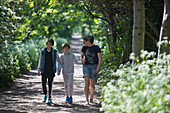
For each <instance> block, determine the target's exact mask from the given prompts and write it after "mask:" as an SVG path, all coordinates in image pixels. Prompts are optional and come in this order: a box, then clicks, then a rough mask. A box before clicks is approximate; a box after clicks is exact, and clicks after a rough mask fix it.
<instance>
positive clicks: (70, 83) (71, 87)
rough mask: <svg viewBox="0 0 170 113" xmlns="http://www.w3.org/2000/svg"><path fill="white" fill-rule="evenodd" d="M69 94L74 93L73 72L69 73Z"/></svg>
mask: <svg viewBox="0 0 170 113" xmlns="http://www.w3.org/2000/svg"><path fill="white" fill-rule="evenodd" d="M68 81H69V84H68V85H69V95H70V96H72V95H73V73H72V74H70V75H69V80H68Z"/></svg>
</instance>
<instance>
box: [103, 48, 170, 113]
mask: <svg viewBox="0 0 170 113" xmlns="http://www.w3.org/2000/svg"><path fill="white" fill-rule="evenodd" d="M155 54H156V53H154V52H151V53H148V52H147V51H143V52H142V54H141V57H142V58H143V60H144V61H143V62H142V63H140V64H132V63H129V62H128V63H126V64H125V65H121V66H120V68H119V69H118V70H117V71H116V72H113V73H112V74H113V76H119V78H118V80H114V79H112V80H111V81H110V82H108V83H107V85H106V86H104V87H103V89H102V93H103V95H102V96H103V97H102V98H103V102H102V108H101V110H103V111H105V112H106V113H113V112H114V113H123V112H124V113H139V112H140V113H148V112H150V113H158V112H159V113H168V112H170V101H169V100H170V84H169V83H170V55H166V54H161V57H160V59H159V63H158V65H157V59H156V58H154V56H155ZM131 58H134V57H133V56H131ZM108 79H109V78H108Z"/></svg>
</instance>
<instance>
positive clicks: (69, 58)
mask: <svg viewBox="0 0 170 113" xmlns="http://www.w3.org/2000/svg"><path fill="white" fill-rule="evenodd" d="M62 48H63V51H64V52H63V54H62V55H61V56H60V61H59V66H58V75H60V71H61V68H62V73H63V78H64V85H65V90H66V103H70V104H71V103H72V102H73V98H72V95H73V74H74V62H75V63H78V61H77V59H76V56H75V55H74V54H73V53H71V52H70V45H69V44H67V43H65V44H63V45H62Z"/></svg>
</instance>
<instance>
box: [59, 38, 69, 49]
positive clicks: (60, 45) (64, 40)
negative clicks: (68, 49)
mask: <svg viewBox="0 0 170 113" xmlns="http://www.w3.org/2000/svg"><path fill="white" fill-rule="evenodd" d="M56 42H57V49H58V50H59V51H60V52H61V51H62V44H64V43H68V41H67V39H65V38H58V39H56Z"/></svg>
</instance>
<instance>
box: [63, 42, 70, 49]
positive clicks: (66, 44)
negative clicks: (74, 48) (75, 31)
mask: <svg viewBox="0 0 170 113" xmlns="http://www.w3.org/2000/svg"><path fill="white" fill-rule="evenodd" d="M65 47H68V48H69V49H70V45H69V44H68V43H64V44H62V48H63V49H64V48H65Z"/></svg>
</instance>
